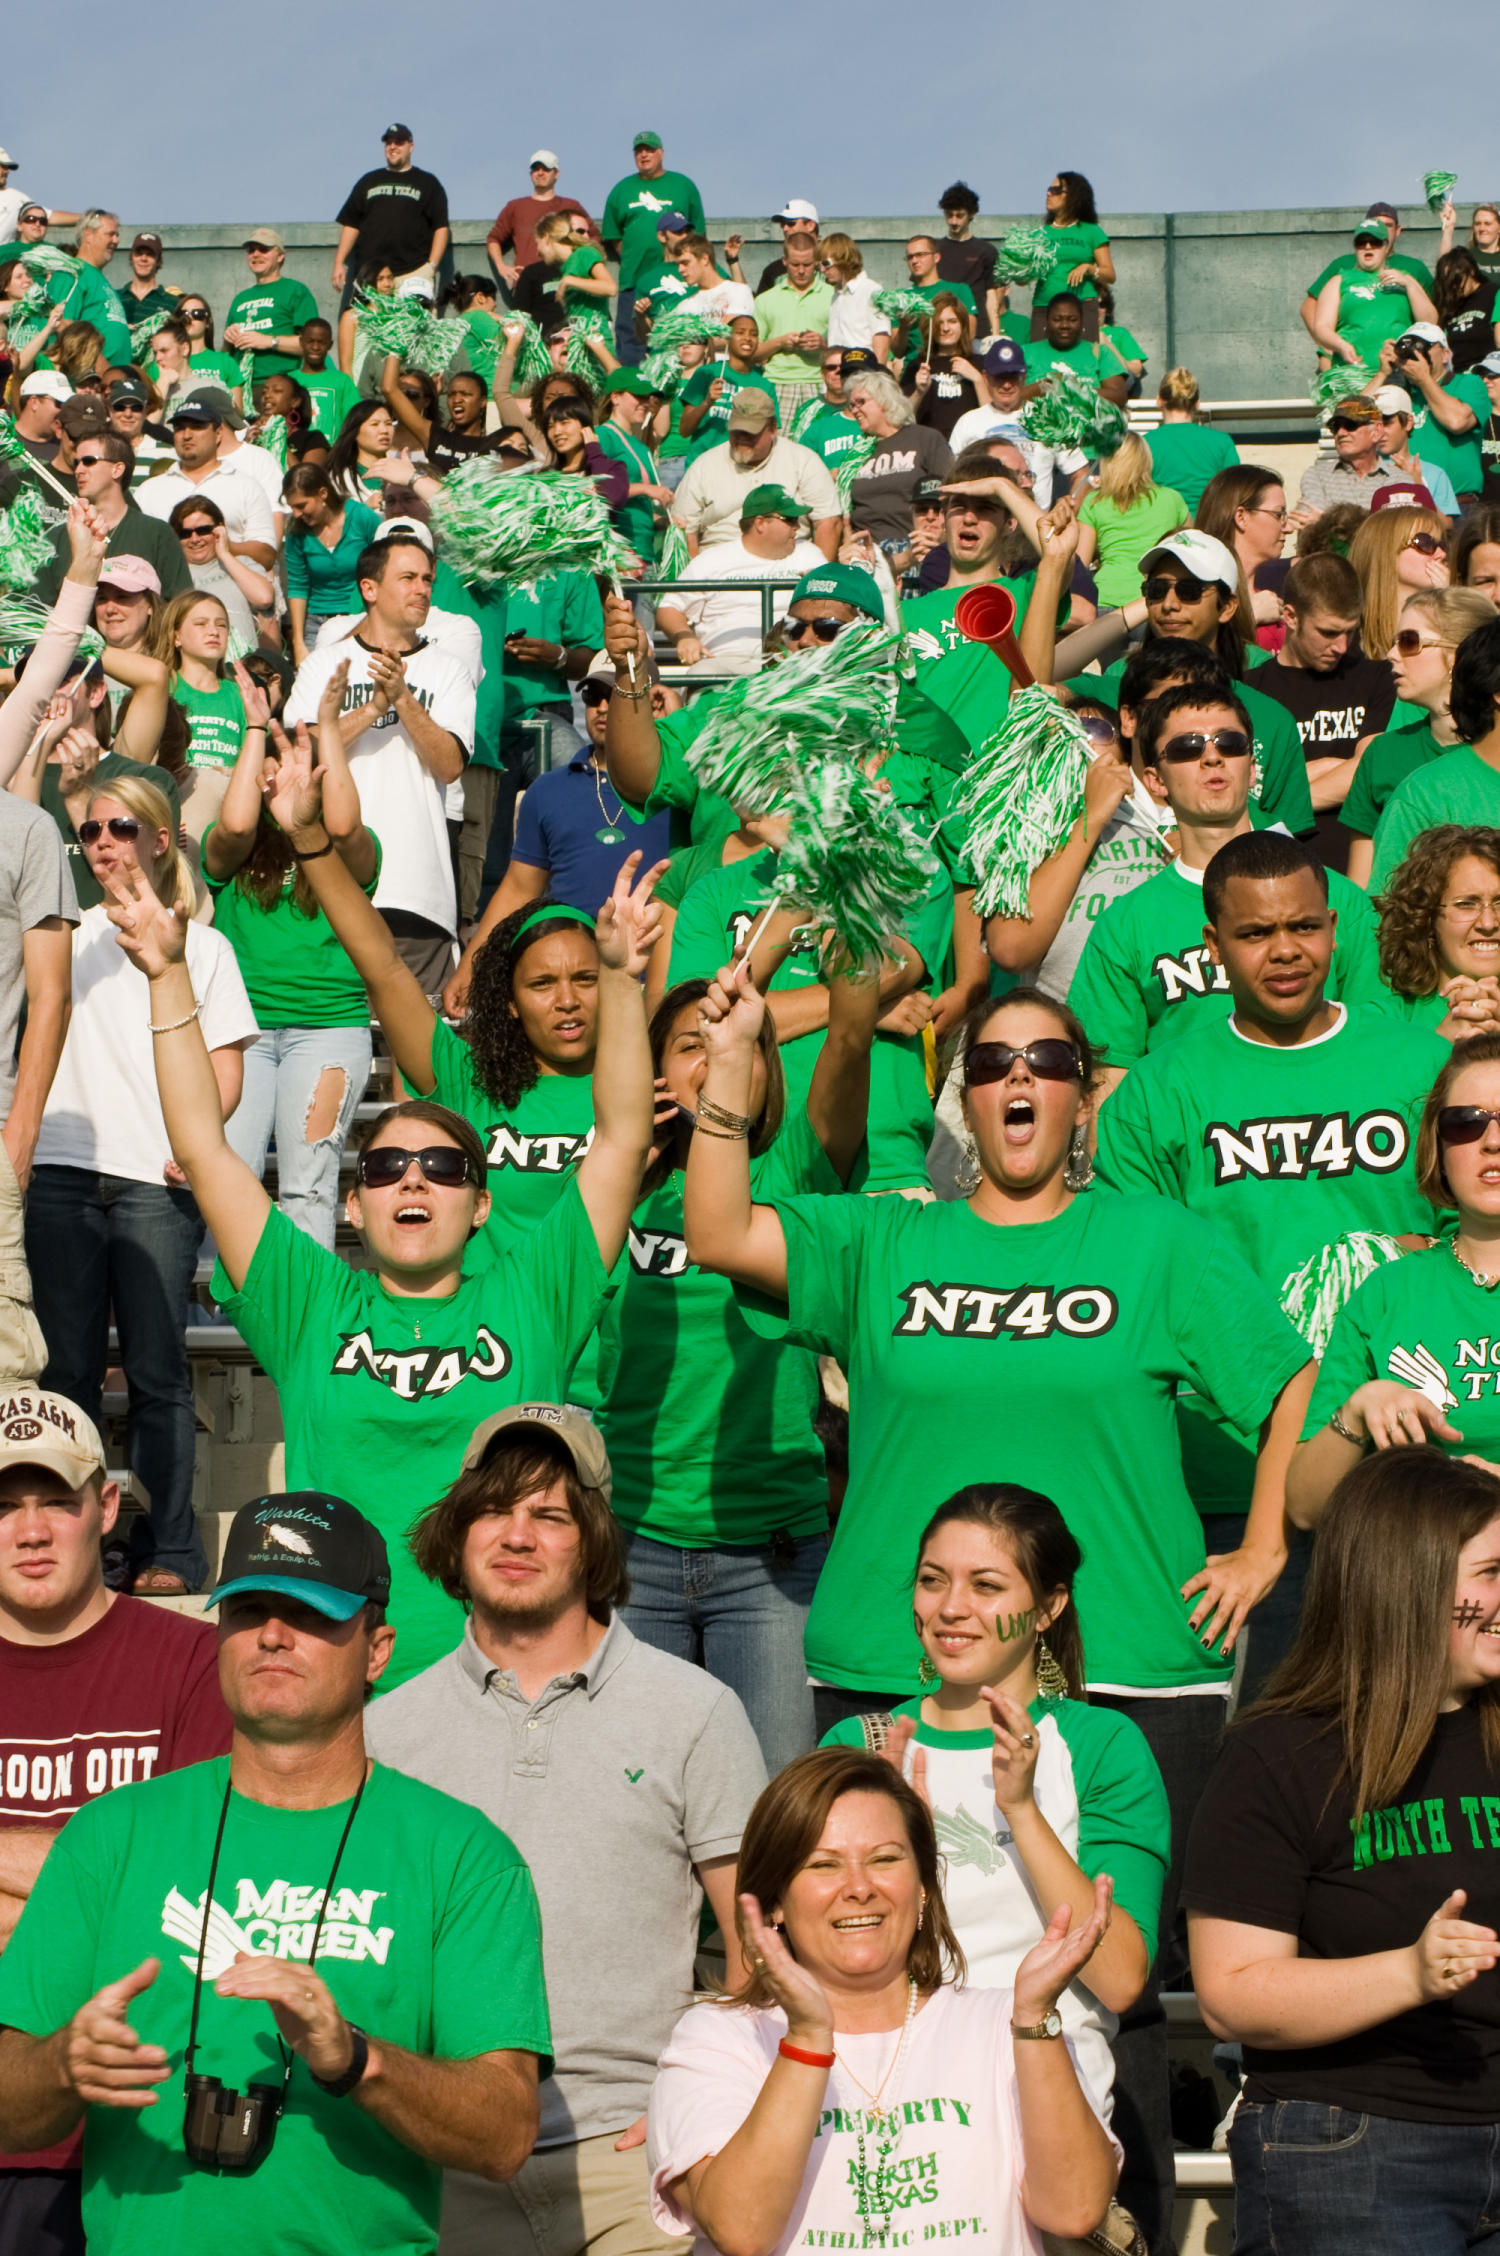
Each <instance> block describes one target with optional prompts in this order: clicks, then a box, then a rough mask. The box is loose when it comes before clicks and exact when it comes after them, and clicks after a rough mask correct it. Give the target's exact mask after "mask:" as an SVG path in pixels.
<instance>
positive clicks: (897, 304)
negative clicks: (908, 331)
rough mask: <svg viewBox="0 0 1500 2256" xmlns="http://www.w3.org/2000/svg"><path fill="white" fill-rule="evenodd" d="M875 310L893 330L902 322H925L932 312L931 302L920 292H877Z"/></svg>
mask: <svg viewBox="0 0 1500 2256" xmlns="http://www.w3.org/2000/svg"><path fill="white" fill-rule="evenodd" d="M875 310H876V312H877V313H883V314H884V315H885V317H886V320H887V321H888V322H889V323H890V324H891V327H892V328H893V329H895V328H899V326H900V324H901V323H902V322H903V321H925V320H926V319H927V317H928V315H929V314H930V313H931V311H932V301H931V299H930V298H924V297H923V295H922V293H921V291H920V290H877V291H876V292H875Z"/></svg>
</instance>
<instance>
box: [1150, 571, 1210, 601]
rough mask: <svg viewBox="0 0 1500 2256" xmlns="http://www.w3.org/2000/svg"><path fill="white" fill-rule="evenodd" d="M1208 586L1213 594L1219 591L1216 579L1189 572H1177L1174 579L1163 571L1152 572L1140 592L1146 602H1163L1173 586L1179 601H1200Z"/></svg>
mask: <svg viewBox="0 0 1500 2256" xmlns="http://www.w3.org/2000/svg"><path fill="white" fill-rule="evenodd" d="M1210 587H1212V589H1213V591H1214V593H1215V595H1218V594H1219V593H1220V592H1221V591H1220V588H1219V585H1218V582H1217V581H1212V580H1199V579H1195V578H1194V577H1193V574H1192V573H1191V572H1179V573H1178V575H1177V577H1176V579H1175V580H1173V579H1169V578H1168V577H1167V575H1166V573H1165V572H1153V573H1152V575H1151V577H1150V579H1149V580H1147V582H1146V584H1145V587H1144V588H1143V589H1142V591H1141V592H1142V594H1143V595H1144V596H1145V598H1146V601H1147V602H1148V603H1165V602H1166V600H1167V597H1168V596H1169V595H1170V594H1171V593H1172V591H1173V589H1174V588H1175V589H1176V591H1177V597H1178V600H1179V602H1182V603H1201V602H1202V601H1203V598H1204V597H1205V596H1206V595H1207V593H1208V591H1209V589H1210Z"/></svg>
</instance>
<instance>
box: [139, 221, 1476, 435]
mask: <svg viewBox="0 0 1500 2256" xmlns="http://www.w3.org/2000/svg"><path fill="white" fill-rule="evenodd" d="M1362 216H1363V214H1362V212H1361V211H1359V210H1357V209H1349V210H1344V211H1337V210H1331V209H1327V210H1319V211H1311V210H1308V211H1241V212H1167V213H1160V212H1127V213H1121V214H1114V213H1110V214H1106V217H1105V224H1106V225H1107V227H1108V229H1109V235H1110V241H1111V243H1112V245H1113V249H1114V259H1115V266H1116V268H1117V270H1118V273H1119V278H1120V279H1119V287H1118V289H1117V291H1116V302H1117V308H1118V311H1119V315H1120V319H1121V320H1122V322H1123V323H1124V324H1125V326H1126V327H1127V328H1129V329H1131V330H1132V331H1133V332H1134V334H1135V335H1136V336H1137V337H1138V338H1139V339H1140V341H1141V343H1142V344H1143V345H1144V346H1145V348H1146V351H1147V354H1148V355H1149V362H1150V366H1149V369H1148V375H1147V383H1148V386H1150V385H1154V383H1155V381H1156V379H1157V378H1159V377H1160V375H1161V373H1162V371H1163V369H1165V368H1167V367H1170V366H1172V365H1173V364H1174V363H1182V364H1184V365H1186V366H1187V367H1189V368H1191V369H1193V370H1194V372H1195V373H1196V375H1197V377H1198V381H1199V384H1200V385H1201V387H1202V391H1203V396H1204V398H1205V399H1206V400H1215V399H1220V400H1223V399H1240V400H1246V399H1293V398H1301V397H1303V396H1305V394H1306V391H1307V385H1308V379H1309V377H1310V375H1311V373H1312V369H1313V354H1312V348H1311V344H1310V342H1309V340H1308V337H1307V335H1306V332H1305V331H1304V330H1303V328H1302V325H1301V323H1300V321H1299V320H1298V318H1297V307H1298V304H1299V303H1300V301H1301V298H1302V294H1303V291H1304V290H1305V289H1306V287H1307V284H1308V283H1309V282H1310V281H1311V280H1312V279H1313V277H1314V275H1315V274H1317V273H1318V271H1319V270H1320V268H1322V267H1323V266H1324V265H1325V264H1326V263H1327V261H1328V260H1329V259H1330V258H1333V257H1335V256H1336V255H1337V254H1338V253H1339V252H1341V251H1345V250H1347V249H1348V248H1349V247H1350V239H1351V237H1352V234H1353V230H1354V226H1355V223H1356V221H1357V220H1358V219H1360V218H1361V217H1362ZM1410 218H1411V221H1412V224H1411V226H1410V228H1409V230H1408V232H1407V233H1406V234H1405V235H1404V236H1403V237H1402V248H1403V249H1404V250H1405V251H1407V252H1408V253H1412V254H1414V255H1416V256H1418V257H1420V258H1425V259H1426V260H1427V261H1428V263H1429V264H1431V262H1432V260H1433V258H1434V257H1435V256H1436V252H1437V230H1436V227H1435V226H1434V225H1433V224H1432V222H1431V220H1430V218H1429V215H1428V214H1427V213H1426V212H1425V211H1422V210H1419V209H1415V208H1414V209H1413V211H1412V213H1411V214H1410ZM1035 223H1036V222H1035V214H1019V215H1015V216H1013V217H1011V218H1004V217H998V218H984V219H982V220H981V221H980V223H979V229H978V232H979V233H980V234H983V235H992V236H993V235H1001V234H1003V233H1004V232H1005V230H1006V228H1007V227H1009V226H1016V225H1034V224H1035ZM152 224H153V223H152V222H151V220H150V219H149V218H147V219H142V220H132V221H130V222H129V223H128V224H127V225H126V226H125V227H124V229H123V231H122V233H123V240H124V241H125V242H127V243H128V242H129V241H130V238H131V235H132V234H133V233H134V231H135V229H136V227H137V226H150V225H152ZM255 224H256V221H255V220H254V218H253V217H252V218H250V219H248V220H245V221H243V222H241V223H239V224H237V225H234V226H224V227H194V226H182V227H165V226H164V227H161V228H160V229H159V232H160V234H161V236H162V239H163V241H164V242H165V244H166V246H167V258H166V269H165V272H166V278H167V279H168V280H169V281H173V282H177V283H191V285H192V286H193V287H194V288H196V289H200V290H203V291H205V292H206V294H207V296H208V299H209V303H210V304H211V305H212V306H213V307H214V309H215V312H216V314H217V315H218V318H219V321H220V324H221V326H222V322H223V315H224V309H225V307H226V306H227V305H228V303H229V300H230V299H231V297H232V296H233V295H234V293H235V291H236V290H238V289H239V288H241V287H242V285H243V284H244V283H245V282H247V281H248V279H249V270H248V268H247V267H246V265H245V261H244V255H243V252H242V250H241V247H240V246H241V244H242V243H243V240H244V236H245V233H246V230H247V228H249V227H252V226H254V225H255ZM938 224H939V223H937V222H935V221H934V220H932V219H928V218H921V217H918V218H916V219H910V218H890V219H868V218H866V219H858V218H856V219H840V218H836V217H834V216H832V215H825V217H824V226H825V229H826V230H827V231H829V232H832V230H833V229H834V228H840V229H842V230H843V231H844V232H845V233H846V234H849V235H852V236H853V237H854V238H855V240H856V241H857V242H858V243H859V245H860V247H861V249H862V250H863V252H864V255H865V262H866V265H867V266H868V268H869V270H870V272H871V273H872V274H874V275H875V276H876V278H877V280H879V281H881V282H890V283H900V282H904V281H905V279H906V269H905V266H904V264H903V261H902V255H901V253H902V247H903V245H904V243H905V241H906V238H907V236H908V235H910V234H912V233H914V232H916V231H918V230H919V229H920V230H925V229H927V228H931V227H936V226H938ZM489 225H490V222H489V221H488V220H487V219H482V220H459V221H458V222H456V223H455V226H454V238H455V250H456V256H457V259H458V263H459V266H460V268H461V269H462V270H464V271H468V272H472V271H474V270H476V269H479V270H484V269H486V268H487V263H488V262H487V260H486V258H485V253H484V247H483V246H484V238H485V234H486V232H487V230H488V227H489ZM710 227H711V230H712V233H713V235H714V237H715V239H716V240H721V239H722V237H723V236H724V235H726V234H728V233H730V232H735V231H737V232H739V233H741V234H743V236H744V237H745V252H744V266H745V270H746V273H747V274H748V275H749V276H750V279H751V281H752V283H753V282H754V279H755V277H756V275H757V274H758V273H759V271H760V268H761V266H762V265H763V264H764V263H765V261H766V260H767V259H769V258H772V257H774V256H775V254H776V251H777V250H778V249H779V247H780V232H779V230H778V229H777V228H775V227H774V226H772V224H771V223H770V221H769V220H765V219H734V218H725V219H714V220H712V221H711V222H710ZM281 232H282V234H283V235H284V237H285V238H286V242H287V247H288V256H287V270H288V272H289V273H292V274H295V275H297V276H298V277H299V278H300V279H301V280H302V281H304V282H306V283H307V284H308V285H309V287H310V288H311V289H312V291H313V293H314V295H315V296H316V297H317V300H318V303H319V305H320V306H321V307H322V309H323V311H324V312H325V313H327V314H329V315H330V316H332V314H333V313H334V310H335V300H334V293H333V291H332V289H331V288H330V286H329V281H328V270H329V267H330V266H331V265H332V262H333V246H334V242H335V240H336V236H337V230H336V228H334V227H333V226H332V225H331V224H328V223H324V222H322V221H304V222H292V223H288V224H285V225H283V227H282V229H281ZM127 274H128V266H127V263H126V260H125V258H124V257H123V255H122V256H120V257H119V258H117V259H116V261H115V265H114V267H113V268H112V269H111V277H112V279H113V280H114V281H115V282H116V283H117V284H118V283H120V282H122V281H123V280H124V279H125V278H126V276H127ZM1017 302H1018V303H1019V302H1021V301H1020V300H1019V299H1018V301H1017Z"/></svg>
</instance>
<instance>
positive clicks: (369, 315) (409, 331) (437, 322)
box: [355, 291, 469, 379]
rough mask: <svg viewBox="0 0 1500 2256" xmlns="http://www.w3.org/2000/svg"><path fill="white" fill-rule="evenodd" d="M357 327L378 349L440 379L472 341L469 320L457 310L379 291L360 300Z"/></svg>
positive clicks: (426, 374)
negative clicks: (452, 311) (450, 311)
mask: <svg viewBox="0 0 1500 2256" xmlns="http://www.w3.org/2000/svg"><path fill="white" fill-rule="evenodd" d="M355 327H356V329H357V330H358V333H359V334H360V336H362V337H364V338H366V339H367V340H368V341H369V343H370V344H371V345H372V346H373V347H374V349H375V351H376V352H378V353H396V354H398V355H399V356H400V358H401V360H402V361H403V363H404V364H405V366H406V367H408V368H415V369H416V370H417V371H418V372H419V373H420V374H421V375H423V376H431V377H433V378H434V379H439V378H441V377H444V376H446V375H447V373H448V370H449V369H450V368H451V367H452V365H453V363H454V361H455V360H456V359H457V357H458V355H459V354H460V353H461V352H462V351H463V350H464V348H465V347H466V346H467V344H468V343H469V329H468V324H467V323H466V322H464V321H462V320H461V319H460V318H459V317H458V315H457V314H436V313H434V312H433V310H432V308H431V306H428V305H424V304H423V302H422V300H421V299H420V298H383V297H382V296H381V295H380V293H379V292H378V291H373V292H369V293H366V294H365V295H363V296H361V297H360V298H359V300H358V312H357V313H356V315H355Z"/></svg>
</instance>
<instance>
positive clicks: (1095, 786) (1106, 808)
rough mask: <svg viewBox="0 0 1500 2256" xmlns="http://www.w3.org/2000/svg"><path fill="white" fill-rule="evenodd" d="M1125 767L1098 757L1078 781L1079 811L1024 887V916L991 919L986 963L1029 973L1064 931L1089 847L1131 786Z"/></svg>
mask: <svg viewBox="0 0 1500 2256" xmlns="http://www.w3.org/2000/svg"><path fill="white" fill-rule="evenodd" d="M1131 780H1132V779H1131V773H1130V763H1129V761H1128V760H1123V759H1121V758H1120V757H1119V753H1118V750H1116V751H1115V752H1114V753H1103V752H1101V753H1097V754H1096V755H1095V757H1094V758H1093V759H1092V760H1091V761H1090V762H1089V771H1088V774H1087V775H1086V776H1085V777H1084V782H1083V812H1082V814H1081V815H1080V816H1079V817H1078V820H1077V821H1076V822H1075V823H1074V825H1073V828H1072V829H1071V830H1070V831H1069V833H1068V839H1067V844H1066V845H1064V846H1060V847H1059V848H1058V850H1057V852H1056V853H1055V854H1049V855H1048V857H1047V859H1046V861H1044V862H1040V863H1038V865H1037V867H1036V868H1035V869H1034V870H1033V871H1032V873H1031V880H1030V883H1029V885H1028V887H1027V896H1026V898H1027V906H1028V907H1029V909H1030V911H1031V914H1030V916H1029V917H1008V916H992V917H990V918H989V919H988V920H987V921H986V924H985V928H984V942H985V947H986V948H987V949H988V951H989V956H990V961H991V962H992V963H996V964H998V965H999V966H1000V969H1001V970H1002V971H1029V970H1030V969H1031V968H1032V967H1033V965H1036V964H1039V963H1040V962H1041V960H1042V958H1043V957H1044V956H1045V955H1046V953H1047V950H1048V949H1049V948H1050V947H1051V945H1052V943H1053V941H1054V940H1055V939H1056V938H1057V935H1058V934H1059V932H1061V930H1062V927H1063V919H1064V918H1065V917H1066V915H1067V913H1068V911H1069V909H1070V908H1071V907H1072V905H1073V898H1074V895H1075V894H1076V893H1077V891H1078V888H1079V886H1080V885H1081V883H1082V882H1083V873H1084V871H1085V870H1086V869H1087V868H1088V866H1089V861H1090V858H1091V856H1092V854H1093V851H1094V848H1095V847H1096V846H1097V845H1098V843H1099V840H1100V838H1101V837H1102V835H1103V833H1104V831H1105V830H1106V829H1107V828H1108V826H1109V824H1110V823H1111V822H1112V821H1113V820H1114V817H1115V815H1116V813H1117V811H1118V809H1119V805H1120V801H1121V800H1122V799H1123V798H1124V797H1125V795H1126V793H1127V792H1128V791H1129V789H1130V786H1131Z"/></svg>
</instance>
